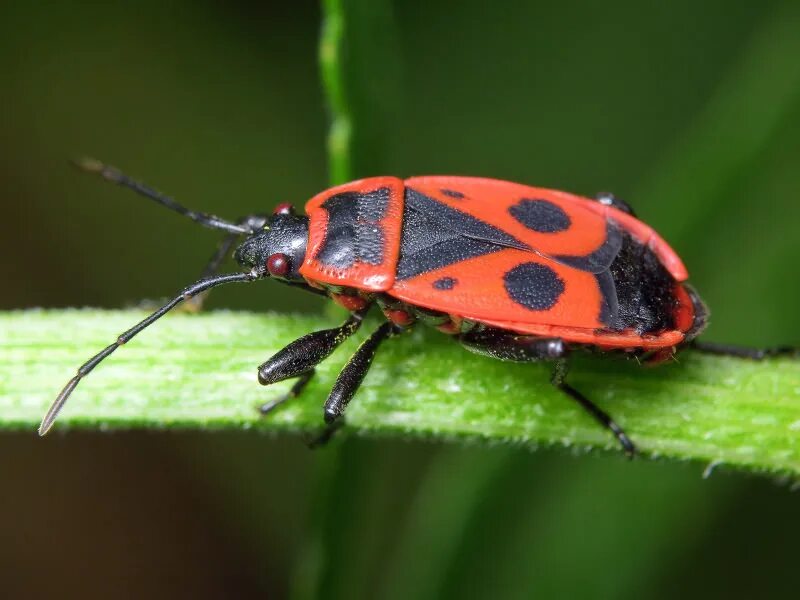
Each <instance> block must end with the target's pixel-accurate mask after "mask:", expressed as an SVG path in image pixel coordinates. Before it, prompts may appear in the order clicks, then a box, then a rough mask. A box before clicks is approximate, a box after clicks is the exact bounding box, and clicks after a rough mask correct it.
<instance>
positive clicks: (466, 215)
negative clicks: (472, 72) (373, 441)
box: [39, 161, 794, 454]
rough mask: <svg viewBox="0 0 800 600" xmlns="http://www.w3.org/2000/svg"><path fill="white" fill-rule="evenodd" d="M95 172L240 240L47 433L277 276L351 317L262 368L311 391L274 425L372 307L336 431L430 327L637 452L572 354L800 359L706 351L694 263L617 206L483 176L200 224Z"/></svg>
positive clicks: (332, 193)
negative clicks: (213, 305)
mask: <svg viewBox="0 0 800 600" xmlns="http://www.w3.org/2000/svg"><path fill="white" fill-rule="evenodd" d="M81 166H82V167H83V168H84V169H86V170H89V171H92V172H96V173H99V174H100V175H102V176H103V177H104V178H106V179H108V180H109V181H112V182H115V183H117V184H120V185H122V186H124V187H128V188H130V189H133V190H134V191H136V192H138V193H140V194H142V195H144V196H146V197H148V198H150V199H151V200H154V201H156V202H157V203H159V204H162V205H164V206H166V207H168V208H170V209H172V210H174V211H176V212H178V213H181V214H183V215H185V216H187V217H189V218H190V219H192V220H193V221H195V222H197V223H200V224H201V225H205V226H206V227H210V228H212V229H219V230H222V231H225V232H227V233H228V235H227V237H226V238H225V239H224V240H223V242H222V244H221V245H220V247H219V249H218V251H217V252H216V254H214V256H213V257H212V259H211V261H210V263H209V265H208V266H207V268H206V270H205V271H204V273H203V277H202V278H201V279H200V280H199V281H197V282H196V283H194V284H192V285H190V286H188V287H186V288H184V289H183V290H182V291H181V292H180V293H179V294H178V295H177V296H175V297H174V298H173V299H172V300H170V301H169V302H168V303H167V304H165V305H164V306H163V307H161V308H159V309H158V310H156V311H155V312H154V313H153V314H151V315H150V316H149V317H147V318H146V319H144V320H143V321H142V322H140V323H138V324H137V325H135V326H134V327H132V328H131V329H129V330H128V331H126V332H125V333H123V334H122V335H120V336H119V338H118V339H117V341H116V342H114V343H113V344H111V345H110V346H108V347H107V348H105V349H104V350H102V351H101V352H100V353H98V354H97V355H96V356H94V357H92V358H91V359H89V360H88V361H87V362H86V363H85V364H84V365H83V366H81V367H80V369H78V374H77V375H76V376H75V377H73V378H72V379H71V380H70V381H69V382H68V383H67V385H66V386H65V387H64V389H63V390H62V392H61V393H60V394H59V395H58V397H57V398H56V400H55V402H54V403H53V406H52V407H51V408H50V410H49V411H48V413H47V415H46V416H45V417H44V419H43V421H42V424H41V427H40V428H39V433H40V434H42V435H43V434H44V433H46V432H47V430H48V429H50V427H51V426H52V424H53V421H54V420H55V418H56V415H57V414H58V412H59V411H60V409H61V407H62V406H63V405H64V403H65V401H66V400H67V398H68V397H69V395H70V394H71V393H72V391H73V390H74V389H75V387H76V386H77V385H78V383H79V382H80V380H81V379H82V378H83V377H85V376H86V375H87V374H88V373H89V372H91V371H92V369H94V368H95V367H96V366H97V365H98V364H99V363H100V362H101V361H102V360H103V359H105V358H106V357H107V356H109V355H110V354H111V353H112V352H114V351H115V350H116V349H117V348H118V347H119V346H121V345H122V344H124V343H126V342H127V341H129V340H130V339H131V338H133V337H134V336H135V335H136V334H137V333H139V332H140V331H142V330H143V329H145V328H146V327H148V326H149V325H150V324H152V323H153V322H155V321H156V320H157V319H159V318H160V317H161V316H163V315H164V314H166V313H167V312H168V311H170V310H171V309H172V308H174V307H175V306H177V305H178V304H180V303H181V302H183V301H186V300H192V301H193V302H198V301H199V300H202V297H203V295H204V293H205V292H206V291H208V290H210V289H211V288H213V287H216V286H219V285H222V284H226V283H235V282H242V283H244V282H251V281H257V280H260V279H266V278H272V279H277V280H278V281H281V282H282V283H286V284H289V285H292V286H295V287H298V288H301V289H304V290H307V291H309V292H313V293H316V294H322V295H326V296H330V297H331V298H332V299H333V300H334V301H335V302H337V303H338V304H340V305H342V306H343V307H345V308H346V309H347V310H349V311H350V316H349V317H348V318H347V320H346V321H345V322H344V323H343V324H342V325H341V326H340V327H336V328H333V329H326V330H324V331H317V332H314V333H309V334H308V335H305V336H303V337H302V338H300V339H299V340H296V341H295V342H292V343H291V344H289V345H288V346H286V347H285V348H284V349H283V350H281V351H280V352H278V353H277V354H276V355H275V356H273V357H272V358H270V359H269V360H267V361H266V362H265V363H264V364H262V365H261V366H260V367H259V368H258V381H259V382H260V383H261V384H262V385H269V384H272V383H276V382H278V381H283V380H286V379H292V378H296V379H297V381H296V383H295V384H294V386H293V387H292V388H291V390H290V391H289V393H288V394H286V395H284V396H282V397H280V398H277V399H275V400H273V401H271V402H268V403H266V404H264V405H263V406H262V408H261V411H262V413H265V414H266V413H268V412H270V411H272V410H273V409H275V408H276V407H277V406H279V405H280V404H282V403H283V402H285V401H286V400H288V399H289V398H293V397H295V396H297V395H298V394H299V393H300V392H301V391H302V389H303V388H304V387H305V386H306V384H307V383H308V381H309V379H311V377H312V376H313V374H314V368H315V366H316V365H318V364H319V363H320V362H322V361H323V360H324V359H325V358H326V357H328V356H329V355H330V354H331V352H333V350H334V349H335V348H336V347H337V346H339V344H341V343H342V342H343V341H344V340H345V339H347V338H348V337H349V336H351V335H352V334H353V333H355V332H356V331H357V330H358V329H359V328H360V327H361V324H362V322H363V319H364V316H365V315H366V313H367V311H368V310H369V309H370V307H372V306H373V305H377V306H378V307H379V308H380V309H381V310H382V311H383V314H384V315H385V317H386V321H385V322H383V323H382V324H381V325H380V326H379V327H378V328H377V329H376V330H375V331H373V332H372V333H371V335H370V336H369V337H368V338H367V340H366V341H365V342H363V343H362V344H361V346H360V347H359V348H358V350H357V351H356V353H355V354H354V355H353V357H352V358H351V359H350V360H349V361H348V362H347V364H346V365H345V366H344V368H343V369H342V371H341V373H340V375H339V377H338V379H337V380H336V383H335V384H334V386H333V390H332V391H331V393H330V395H329V396H328V399H327V401H326V402H325V407H324V418H325V422H326V423H327V424H328V427H329V429H328V431H329V432H330V431H333V427H334V426H335V425H336V424H337V423H340V422H341V421H340V417H341V416H342V414H343V413H344V410H345V408H346V407H347V404H348V402H349V401H350V399H351V398H352V397H353V395H354V394H355V393H356V391H357V390H358V387H359V385H360V384H361V382H362V380H363V379H364V377H365V376H366V374H367V371H368V370H369V367H370V364H371V363H372V359H373V357H374V355H375V352H376V351H377V349H378V347H379V346H380V344H381V343H382V342H383V341H384V340H386V339H387V338H390V337H392V336H394V335H395V334H397V333H399V332H401V331H403V330H405V329H408V328H409V327H412V326H413V325H414V324H415V323H417V322H418V321H421V322H423V323H425V324H428V325H432V326H434V327H436V328H437V329H439V330H440V331H442V332H444V333H446V334H449V335H452V336H453V337H454V338H455V339H456V340H457V341H459V342H460V343H461V344H463V345H464V346H465V347H466V348H467V349H469V350H472V351H473V352H477V353H479V354H484V355H487V356H490V357H492V358H497V359H500V360H507V361H515V362H534V361H543V360H544V361H552V362H553V363H554V365H555V366H554V370H553V375H552V383H553V385H554V386H556V387H557V388H558V389H560V390H561V391H563V392H564V393H566V394H567V395H569V396H570V397H571V398H573V399H574V400H576V401H577V402H578V403H579V404H580V405H581V406H583V408H584V409H586V410H587V411H588V412H589V413H590V414H591V415H592V416H593V417H594V418H595V419H596V420H597V421H599V422H600V423H601V424H602V425H603V426H605V427H607V428H608V429H610V430H611V431H612V432H613V433H614V435H615V436H616V438H617V439H618V440H619V443H620V444H621V445H622V447H623V449H624V450H625V451H626V452H627V453H628V454H632V453H633V452H634V445H633V443H632V442H631V440H630V439H629V438H628V436H627V435H626V434H625V432H624V431H623V430H622V428H621V427H620V426H619V425H617V423H615V422H614V420H613V419H612V418H611V417H609V416H608V415H607V414H606V413H605V412H603V411H602V410H601V409H600V408H598V407H597V406H596V405H595V404H594V403H592V402H591V401H590V400H589V399H588V398H586V397H585V396H584V395H583V394H581V393H580V392H579V391H578V390H576V389H575V388H573V387H572V386H570V385H569V384H568V383H566V381H565V377H566V374H567V357H568V355H569V353H570V352H573V351H576V350H585V351H599V352H610V351H616V352H622V353H625V354H627V355H628V356H633V357H636V358H638V359H639V360H642V361H648V362H661V361H663V360H666V359H668V358H670V357H671V356H672V355H673V354H674V353H675V352H676V351H678V350H679V349H681V348H685V347H687V346H691V347H694V348H696V349H698V350H703V351H706V352H712V353H717V354H729V355H734V356H739V357H743V358H752V359H761V358H764V357H765V356H769V355H775V354H787V353H791V352H793V351H794V350H793V349H791V348H775V349H769V350H755V349H748V348H739V347H729V346H720V345H713V344H700V343H698V342H697V341H695V338H696V336H697V335H698V334H699V333H700V332H701V331H702V330H703V328H704V327H705V325H706V320H707V318H708V311H707V310H706V307H705V305H704V304H703V302H702V301H701V300H700V297H699V296H698V295H697V293H696V292H695V291H694V289H693V288H692V287H690V286H689V285H688V284H687V283H686V279H687V278H688V273H687V271H686V268H685V267H684V265H683V263H682V262H681V259H680V258H679V257H678V256H677V254H675V252H674V251H673V250H672V249H671V248H670V247H669V246H668V245H667V243H666V242H665V241H664V240H663V239H661V237H660V236H659V235H658V234H657V233H656V232H655V231H654V230H653V229H651V228H650V227H648V226H647V225H645V224H644V223H642V222H641V221H639V220H638V219H637V218H636V217H635V216H634V214H633V211H632V210H631V208H630V207H629V206H628V205H627V204H625V203H624V202H622V201H620V200H618V199H616V198H615V197H613V196H611V195H600V196H597V197H596V198H594V199H589V198H583V197H580V196H576V195H573V194H568V193H565V192H559V191H555V190H549V189H542V188H535V187H528V186H525V185H520V184H517V183H510V182H506V181H496V180H491V179H479V178H473V177H442V176H439V177H413V178H411V179H405V180H403V179H398V178H396V177H373V178H370V179H362V180H359V181H354V182H352V183H348V184H345V185H341V186H338V187H334V188H332V189H329V190H326V191H324V192H321V193H320V194H318V195H316V196H315V197H314V198H312V199H311V200H310V201H309V202H308V203H307V204H306V206H305V213H306V214H304V215H300V214H296V213H295V211H294V209H293V208H292V207H291V206H290V205H288V204H281V205H279V206H278V207H277V208H276V209H275V210H274V212H273V213H272V215H269V216H265V215H253V216H249V217H247V218H245V219H242V220H241V221H239V222H237V223H231V222H228V221H225V220H223V219H220V218H218V217H215V216H213V215H208V214H203V213H197V212H193V211H190V210H188V209H186V208H184V207H183V206H181V205H179V204H177V203H176V202H175V201H174V200H172V199H171V198H168V197H165V196H163V195H161V194H160V193H158V192H156V191H155V190H153V189H151V188H149V187H147V186H145V185H143V184H141V183H138V182H136V181H133V180H131V179H130V178H128V177H127V176H125V175H123V174H122V173H120V172H119V171H117V170H116V169H114V168H112V167H108V166H105V165H102V164H100V163H97V162H95V161H84V162H83V163H81ZM241 236H246V237H245V239H244V241H243V242H242V243H241V245H240V246H239V247H238V248H237V249H236V251H235V252H234V257H235V259H236V261H237V262H238V263H239V264H240V265H241V266H242V267H244V268H245V269H246V270H245V271H244V272H238V273H232V274H227V275H218V274H217V270H218V268H219V266H220V264H221V263H222V261H223V259H224V258H225V256H226V255H227V254H228V253H229V252H230V251H231V250H232V249H233V246H234V244H235V243H236V241H237V240H238V239H239V238H240V237H241Z"/></svg>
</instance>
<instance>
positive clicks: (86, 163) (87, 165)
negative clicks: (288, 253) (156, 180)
mask: <svg viewBox="0 0 800 600" xmlns="http://www.w3.org/2000/svg"><path fill="white" fill-rule="evenodd" d="M72 164H74V165H75V166H76V167H78V168H79V169H80V170H82V171H86V172H87V173H96V174H97V175H100V176H101V177H102V178H103V179H105V180H107V181H110V182H112V183H116V184H117V185H121V186H122V187H126V188H128V189H129V190H133V191H134V192H136V193H137V194H140V195H142V196H144V197H145V198H150V200H153V201H154V202H156V203H158V204H160V205H161V206H166V207H167V208H169V209H170V210H174V211H175V212H176V213H178V214H181V215H183V216H184V217H189V218H190V219H191V220H192V221H194V222H195V223H200V225H203V226H204V227H209V228H210V229H221V230H222V231H227V232H229V233H236V234H240V235H241V234H250V233H253V231H252V230H251V229H248V228H246V227H242V226H241V225H237V224H235V223H231V222H230V221H226V220H225V219H221V218H219V217H217V216H215V215H210V214H208V213H202V212H195V211H193V210H189V209H188V208H186V207H185V206H183V205H182V204H178V203H177V202H175V200H173V199H172V198H170V197H169V196H165V195H164V194H162V193H161V192H158V191H156V190H154V189H153V188H151V187H150V186H148V185H145V184H144V183H141V182H139V181H136V180H135V179H131V178H130V177H128V176H127V175H125V173H123V172H121V171H120V170H119V169H116V168H115V167H112V166H109V165H106V164H103V163H101V162H100V161H99V160H95V159H93V158H79V159H77V160H74V161H72Z"/></svg>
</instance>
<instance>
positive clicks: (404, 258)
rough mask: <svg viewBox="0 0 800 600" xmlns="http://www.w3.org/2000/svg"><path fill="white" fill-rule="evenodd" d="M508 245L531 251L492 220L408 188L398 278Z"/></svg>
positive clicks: (427, 270) (502, 248)
mask: <svg viewBox="0 0 800 600" xmlns="http://www.w3.org/2000/svg"><path fill="white" fill-rule="evenodd" d="M506 248H517V249H520V250H531V248H530V247H529V246H527V245H526V244H524V243H523V242H521V241H519V240H518V239H516V238H515V237H513V236H511V235H509V234H507V233H505V232H504V231H502V230H500V229H498V228H496V227H494V226H492V225H489V224H488V223H484V222H483V221H480V220H479V219H476V218H475V217H473V216H471V215H468V214H466V213H464V212H461V211H460V210H456V209H454V208H451V207H449V206H447V205H445V204H442V203H441V202H437V201H436V200H434V199H433V198H430V197H428V196H426V195H424V194H421V193H420V192H418V191H416V190H414V189H411V188H406V192H405V208H404V210H403V232H402V236H401V238H400V259H399V261H398V263H397V279H398V280H403V279H408V278H411V277H415V276H417V275H421V274H422V273H428V272H429V271H433V270H434V269H440V268H442V267H445V266H447V265H451V264H454V263H457V262H461V261H463V260H467V259H469V258H475V257H476V256H483V255H485V254H491V253H492V252H499V251H501V250H505V249H506Z"/></svg>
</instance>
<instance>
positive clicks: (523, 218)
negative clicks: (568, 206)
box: [508, 198, 572, 233]
mask: <svg viewBox="0 0 800 600" xmlns="http://www.w3.org/2000/svg"><path fill="white" fill-rule="evenodd" d="M508 212H509V213H511V216H512V217H514V218H515V219H516V220H517V221H519V222H520V223H522V224H523V225H525V227H527V228H528V229H531V230H533V231H535V232H537V233H558V232H559V231H565V230H567V229H569V226H570V225H571V224H572V220H571V219H570V218H569V215H568V214H567V213H565V212H564V210H563V209H562V208H561V207H560V206H558V205H556V204H553V203H552V202H549V201H547V200H531V199H528V198H523V199H522V200H520V201H519V202H517V203H516V204H514V205H513V206H511V207H509V209H508Z"/></svg>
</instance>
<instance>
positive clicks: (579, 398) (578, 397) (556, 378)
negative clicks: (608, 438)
mask: <svg viewBox="0 0 800 600" xmlns="http://www.w3.org/2000/svg"><path fill="white" fill-rule="evenodd" d="M567 371H568V365H567V361H566V360H563V359H561V360H557V361H556V363H555V365H554V367H553V376H552V377H551V378H550V382H551V383H552V384H553V385H554V386H556V387H557V388H558V389H559V390H561V391H562V392H564V393H565V394H567V395H568V396H569V397H570V398H572V399H573V400H575V401H576V402H577V403H578V404H580V405H581V407H583V409H584V410H585V411H586V412H588V413H589V414H590V415H592V417H594V419H595V420H596V421H597V422H598V423H600V424H601V425H602V426H603V427H605V428H606V429H609V430H610V431H611V432H612V433H613V434H614V436H615V437H616V438H617V441H619V443H620V445H621V446H622V449H623V450H624V451H625V454H626V455H627V456H628V458H633V456H634V455H635V454H636V446H634V444H633V442H632V441H631V439H630V438H629V437H628V435H627V434H626V433H625V431H624V430H623V429H622V427H620V426H619V425H618V424H617V423H616V421H614V419H612V418H611V417H610V416H609V415H608V414H607V413H605V412H604V411H603V410H601V409H600V407H598V406H597V405H596V404H595V403H594V402H592V401H591V400H589V399H588V398H587V397H586V396H584V395H583V394H581V393H580V392H579V391H578V390H576V389H575V388H574V387H572V386H571V385H569V384H568V383H566V382H565V381H564V378H565V377H566V376H567Z"/></svg>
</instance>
